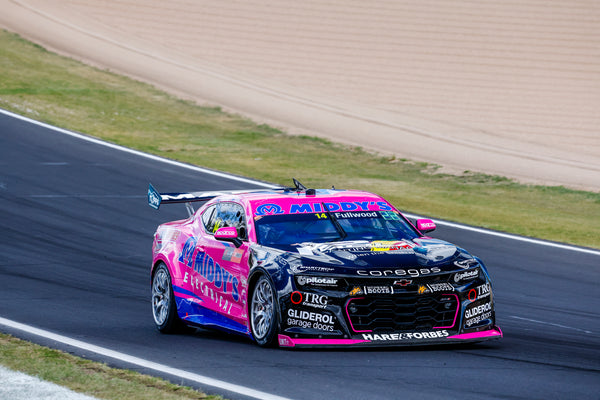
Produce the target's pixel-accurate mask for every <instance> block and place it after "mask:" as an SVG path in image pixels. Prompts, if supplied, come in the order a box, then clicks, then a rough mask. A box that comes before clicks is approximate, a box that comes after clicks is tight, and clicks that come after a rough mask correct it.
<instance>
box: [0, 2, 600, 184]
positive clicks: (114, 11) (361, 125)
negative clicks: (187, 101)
mask: <svg viewBox="0 0 600 400" xmlns="http://www.w3.org/2000/svg"><path fill="white" fill-rule="evenodd" d="M0 7H1V8H0V9H2V13H0V25H2V26H4V27H6V28H7V29H9V30H12V31H16V32H18V33H20V34H22V35H23V36H25V37H27V38H29V39H32V40H34V41H36V42H38V43H41V44H42V45H44V46H46V47H48V48H51V49H53V50H56V51H59V52H61V53H64V54H69V55H71V56H74V57H75V58H79V59H82V60H85V61H88V62H91V63H93V64H96V65H100V66H103V67H107V68H110V69H112V70H115V71H118V72H121V73H125V74H128V75H131V76H134V77H136V78H138V79H141V80H145V81H148V82H151V83H153V84H156V85H158V86H160V87H162V88H165V89H167V90H169V91H171V92H174V93H176V94H179V95H182V96H185V97H188V98H193V99H197V100H198V101H200V102H210V103H213V104H219V105H222V106H224V107H226V108H228V109H232V110H235V111H237V112H240V113H243V114H246V115H250V116H252V117H254V118H256V119H260V120H267V121H269V122H272V123H275V124H276V125H278V126H280V127H284V128H286V129H287V130H288V131H289V132H291V133H295V132H304V133H308V134H312V135H320V136H325V137H330V138H333V139H334V140H338V141H343V142H346V143H351V144H355V145H359V146H363V147H365V148H369V149H373V150H376V151H379V152H383V153H393V154H396V155H397V156H399V157H408V158H412V159H417V160H425V161H430V162H435V163H438V164H441V165H443V166H445V167H446V168H448V169H449V170H454V171H463V170H472V171H483V172H488V173H492V174H500V175H505V176H509V177H514V178H517V179H519V180H521V181H524V182H538V183H548V184H560V185H565V186H569V187H575V188H587V189H592V190H595V191H599V190H600V3H598V2H597V1H595V0H587V1H584V0H573V1H569V2H548V1H546V0H523V1H520V2H508V3H507V2H480V1H472V0H462V1H455V2H447V1H443V0H426V1H419V2H407V3H404V2H398V1H395V0H389V1H377V2H368V3H365V2H362V1H348V0H338V1H334V2H327V3H326V4H324V2H321V1H316V0H315V1H304V2H282V1H280V2H271V1H266V0H252V1H233V2H220V1H192V0H187V1H185V0H174V1H170V2H164V1H156V0H152V1H151V0H128V1H119V2H117V1H95V0H60V1H59V0H0Z"/></svg>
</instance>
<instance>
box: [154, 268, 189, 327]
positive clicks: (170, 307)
mask: <svg viewBox="0 0 600 400" xmlns="http://www.w3.org/2000/svg"><path fill="white" fill-rule="evenodd" d="M152 315H153V316H154V323H155V324H156V329H158V330H159V331H160V332H162V333H176V332H180V331H181V330H182V328H183V326H184V324H183V322H182V321H181V319H179V316H178V315H177V305H176V304H175V296H174V295H173V285H172V283H171V274H169V270H168V268H167V266H166V265H165V264H163V263H160V264H159V265H158V267H156V272H155V273H154V277H153V278H152Z"/></svg>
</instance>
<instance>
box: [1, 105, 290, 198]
mask: <svg viewBox="0 0 600 400" xmlns="http://www.w3.org/2000/svg"><path fill="white" fill-rule="evenodd" d="M0 113H2V114H5V115H8V116H9V117H13V118H16V119H20V120H22V121H25V122H29V123H31V124H34V125H38V126H41V127H44V128H47V129H50V130H53V131H56V132H60V133H63V134H65V135H69V136H73V137H76V138H79V139H82V140H87V141H88V142H92V143H95V144H99V145H102V146H106V147H109V148H112V149H115V150H120V151H124V152H126V153H130V154H135V155H137V156H140V157H145V158H148V159H151V160H155V161H160V162H164V163H167V164H171V165H175V166H178V167H183V168H187V169H191V170H193V171H198V172H202V173H205V174H209V175H214V176H218V177H221V178H226V179H230V180H235V181H238V182H244V183H249V184H252V185H258V186H263V187H266V188H269V189H274V188H278V187H280V186H276V185H271V184H269V183H264V182H258V181H255V180H251V179H246V178H242V177H239V176H235V175H229V174H226V173H223V172H218V171H213V170H210V169H206V168H201V167H197V166H195V165H190V164H185V163H182V162H180V161H174V160H169V159H168V158H163V157H159V156H155V155H153V154H148V153H144V152H141V151H138V150H133V149H130V148H127V147H124V146H120V145H118V144H114V143H109V142H105V141H104V140H100V139H96V138H93V137H90V136H86V135H84V134H81V133H77V132H73V131H69V130H67V129H63V128H59V127H56V126H53V125H49V124H46V123H44V122H40V121H36V120H34V119H31V118H28V117H24V116H22V115H19V114H15V113H13V112H10V111H7V110H4V109H1V108H0Z"/></svg>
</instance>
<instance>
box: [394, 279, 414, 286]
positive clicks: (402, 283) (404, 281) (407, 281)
mask: <svg viewBox="0 0 600 400" xmlns="http://www.w3.org/2000/svg"><path fill="white" fill-rule="evenodd" d="M411 283H412V280H411V279H401V280H399V281H394V285H400V286H408V285H410V284H411Z"/></svg>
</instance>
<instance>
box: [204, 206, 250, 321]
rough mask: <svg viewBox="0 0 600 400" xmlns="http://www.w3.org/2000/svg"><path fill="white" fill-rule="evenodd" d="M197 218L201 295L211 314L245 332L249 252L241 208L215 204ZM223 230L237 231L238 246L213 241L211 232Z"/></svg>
mask: <svg viewBox="0 0 600 400" xmlns="http://www.w3.org/2000/svg"><path fill="white" fill-rule="evenodd" d="M201 219H202V224H203V230H204V232H203V240H202V249H201V251H202V252H203V255H202V254H201V255H200V257H201V258H202V260H199V262H200V263H199V267H200V274H201V275H203V277H204V278H205V279H204V280H205V284H204V285H203V288H202V289H201V290H202V293H201V296H202V297H203V298H205V299H206V300H207V303H208V304H210V305H211V307H210V308H212V309H213V310H214V311H217V312H218V313H219V314H222V315H225V316H227V317H228V318H229V319H231V320H233V321H235V322H232V323H234V325H237V324H241V325H240V326H230V328H233V329H236V330H237V328H239V329H245V328H246V320H247V307H246V297H247V276H248V253H249V251H248V242H247V232H248V230H247V221H246V216H245V212H244V208H243V207H242V206H241V205H240V204H238V203H235V202H229V201H223V202H219V203H217V204H215V205H214V206H212V207H209V208H208V209H207V210H206V211H205V212H204V213H203V215H202V218H201ZM223 227H235V228H237V230H238V238H239V239H240V240H241V243H242V244H241V246H240V247H236V246H235V245H234V244H233V243H231V242H225V241H219V240H216V239H215V237H214V233H215V232H216V231H217V230H218V229H219V228H223Z"/></svg>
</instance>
